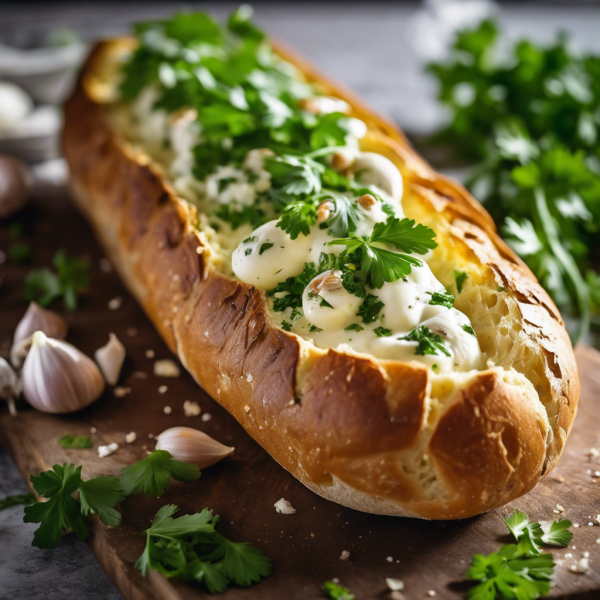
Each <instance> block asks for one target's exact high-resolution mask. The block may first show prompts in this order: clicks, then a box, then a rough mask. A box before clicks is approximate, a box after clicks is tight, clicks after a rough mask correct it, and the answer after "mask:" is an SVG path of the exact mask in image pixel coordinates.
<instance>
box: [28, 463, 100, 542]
mask: <svg viewBox="0 0 600 600" xmlns="http://www.w3.org/2000/svg"><path fill="white" fill-rule="evenodd" d="M31 484H32V485H33V489H34V490H35V491H36V492H37V493H38V494H39V495H40V496H43V497H44V498H48V501H47V502H37V503H36V504H33V505H31V506H27V507H25V516H24V517H23V521H24V522H25V523H40V526H39V528H38V529H37V530H36V531H35V533H34V535H33V542H32V545H33V546H37V547H38V548H52V547H53V546H55V545H56V544H58V542H59V541H60V538H61V536H62V533H63V531H69V530H72V531H74V532H75V534H76V535H77V539H78V540H80V541H83V540H84V539H85V538H86V537H87V535H88V531H89V529H88V525H87V522H86V520H85V518H84V517H83V515H82V514H81V507H80V505H79V502H77V500H75V498H73V497H72V496H71V494H73V493H74V492H75V491H76V490H77V488H78V487H79V486H80V484H81V467H75V465H67V464H64V465H62V466H61V465H54V466H53V467H52V470H51V471H44V472H42V473H40V474H39V475H38V476H34V475H32V476H31Z"/></svg>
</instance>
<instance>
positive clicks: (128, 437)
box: [125, 431, 137, 444]
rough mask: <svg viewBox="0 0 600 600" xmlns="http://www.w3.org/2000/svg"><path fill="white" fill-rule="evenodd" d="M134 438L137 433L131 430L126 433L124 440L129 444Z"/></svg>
mask: <svg viewBox="0 0 600 600" xmlns="http://www.w3.org/2000/svg"><path fill="white" fill-rule="evenodd" d="M136 439H137V435H136V433H135V431H132V432H131V433H128V434H127V435H126V436H125V441H126V442H127V443H128V444H131V443H133V442H135V440H136Z"/></svg>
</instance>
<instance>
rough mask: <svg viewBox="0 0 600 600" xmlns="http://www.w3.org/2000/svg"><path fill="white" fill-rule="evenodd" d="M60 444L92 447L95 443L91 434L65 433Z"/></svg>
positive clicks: (62, 446)
mask: <svg viewBox="0 0 600 600" xmlns="http://www.w3.org/2000/svg"><path fill="white" fill-rule="evenodd" d="M58 445H59V446H60V447H61V448H91V447H92V446H93V445H94V444H93V443H92V440H91V438H90V436H89V435H63V436H62V437H61V438H60V439H59V440H58Z"/></svg>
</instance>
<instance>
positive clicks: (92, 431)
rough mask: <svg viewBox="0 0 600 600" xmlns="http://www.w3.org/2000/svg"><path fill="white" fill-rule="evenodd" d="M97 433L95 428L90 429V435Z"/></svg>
mask: <svg viewBox="0 0 600 600" xmlns="http://www.w3.org/2000/svg"><path fill="white" fill-rule="evenodd" d="M96 431H98V430H97V429H96V428H95V427H90V433H96Z"/></svg>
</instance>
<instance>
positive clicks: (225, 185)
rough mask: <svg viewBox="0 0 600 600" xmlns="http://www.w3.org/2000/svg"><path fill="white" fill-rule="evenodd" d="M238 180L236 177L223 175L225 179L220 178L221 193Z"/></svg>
mask: <svg viewBox="0 0 600 600" xmlns="http://www.w3.org/2000/svg"><path fill="white" fill-rule="evenodd" d="M236 181H237V178H236V177H223V179H219V186H218V187H219V194H221V193H222V192H224V191H225V190H226V189H227V188H228V187H229V186H230V185H231V184H232V183H235V182H236Z"/></svg>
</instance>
